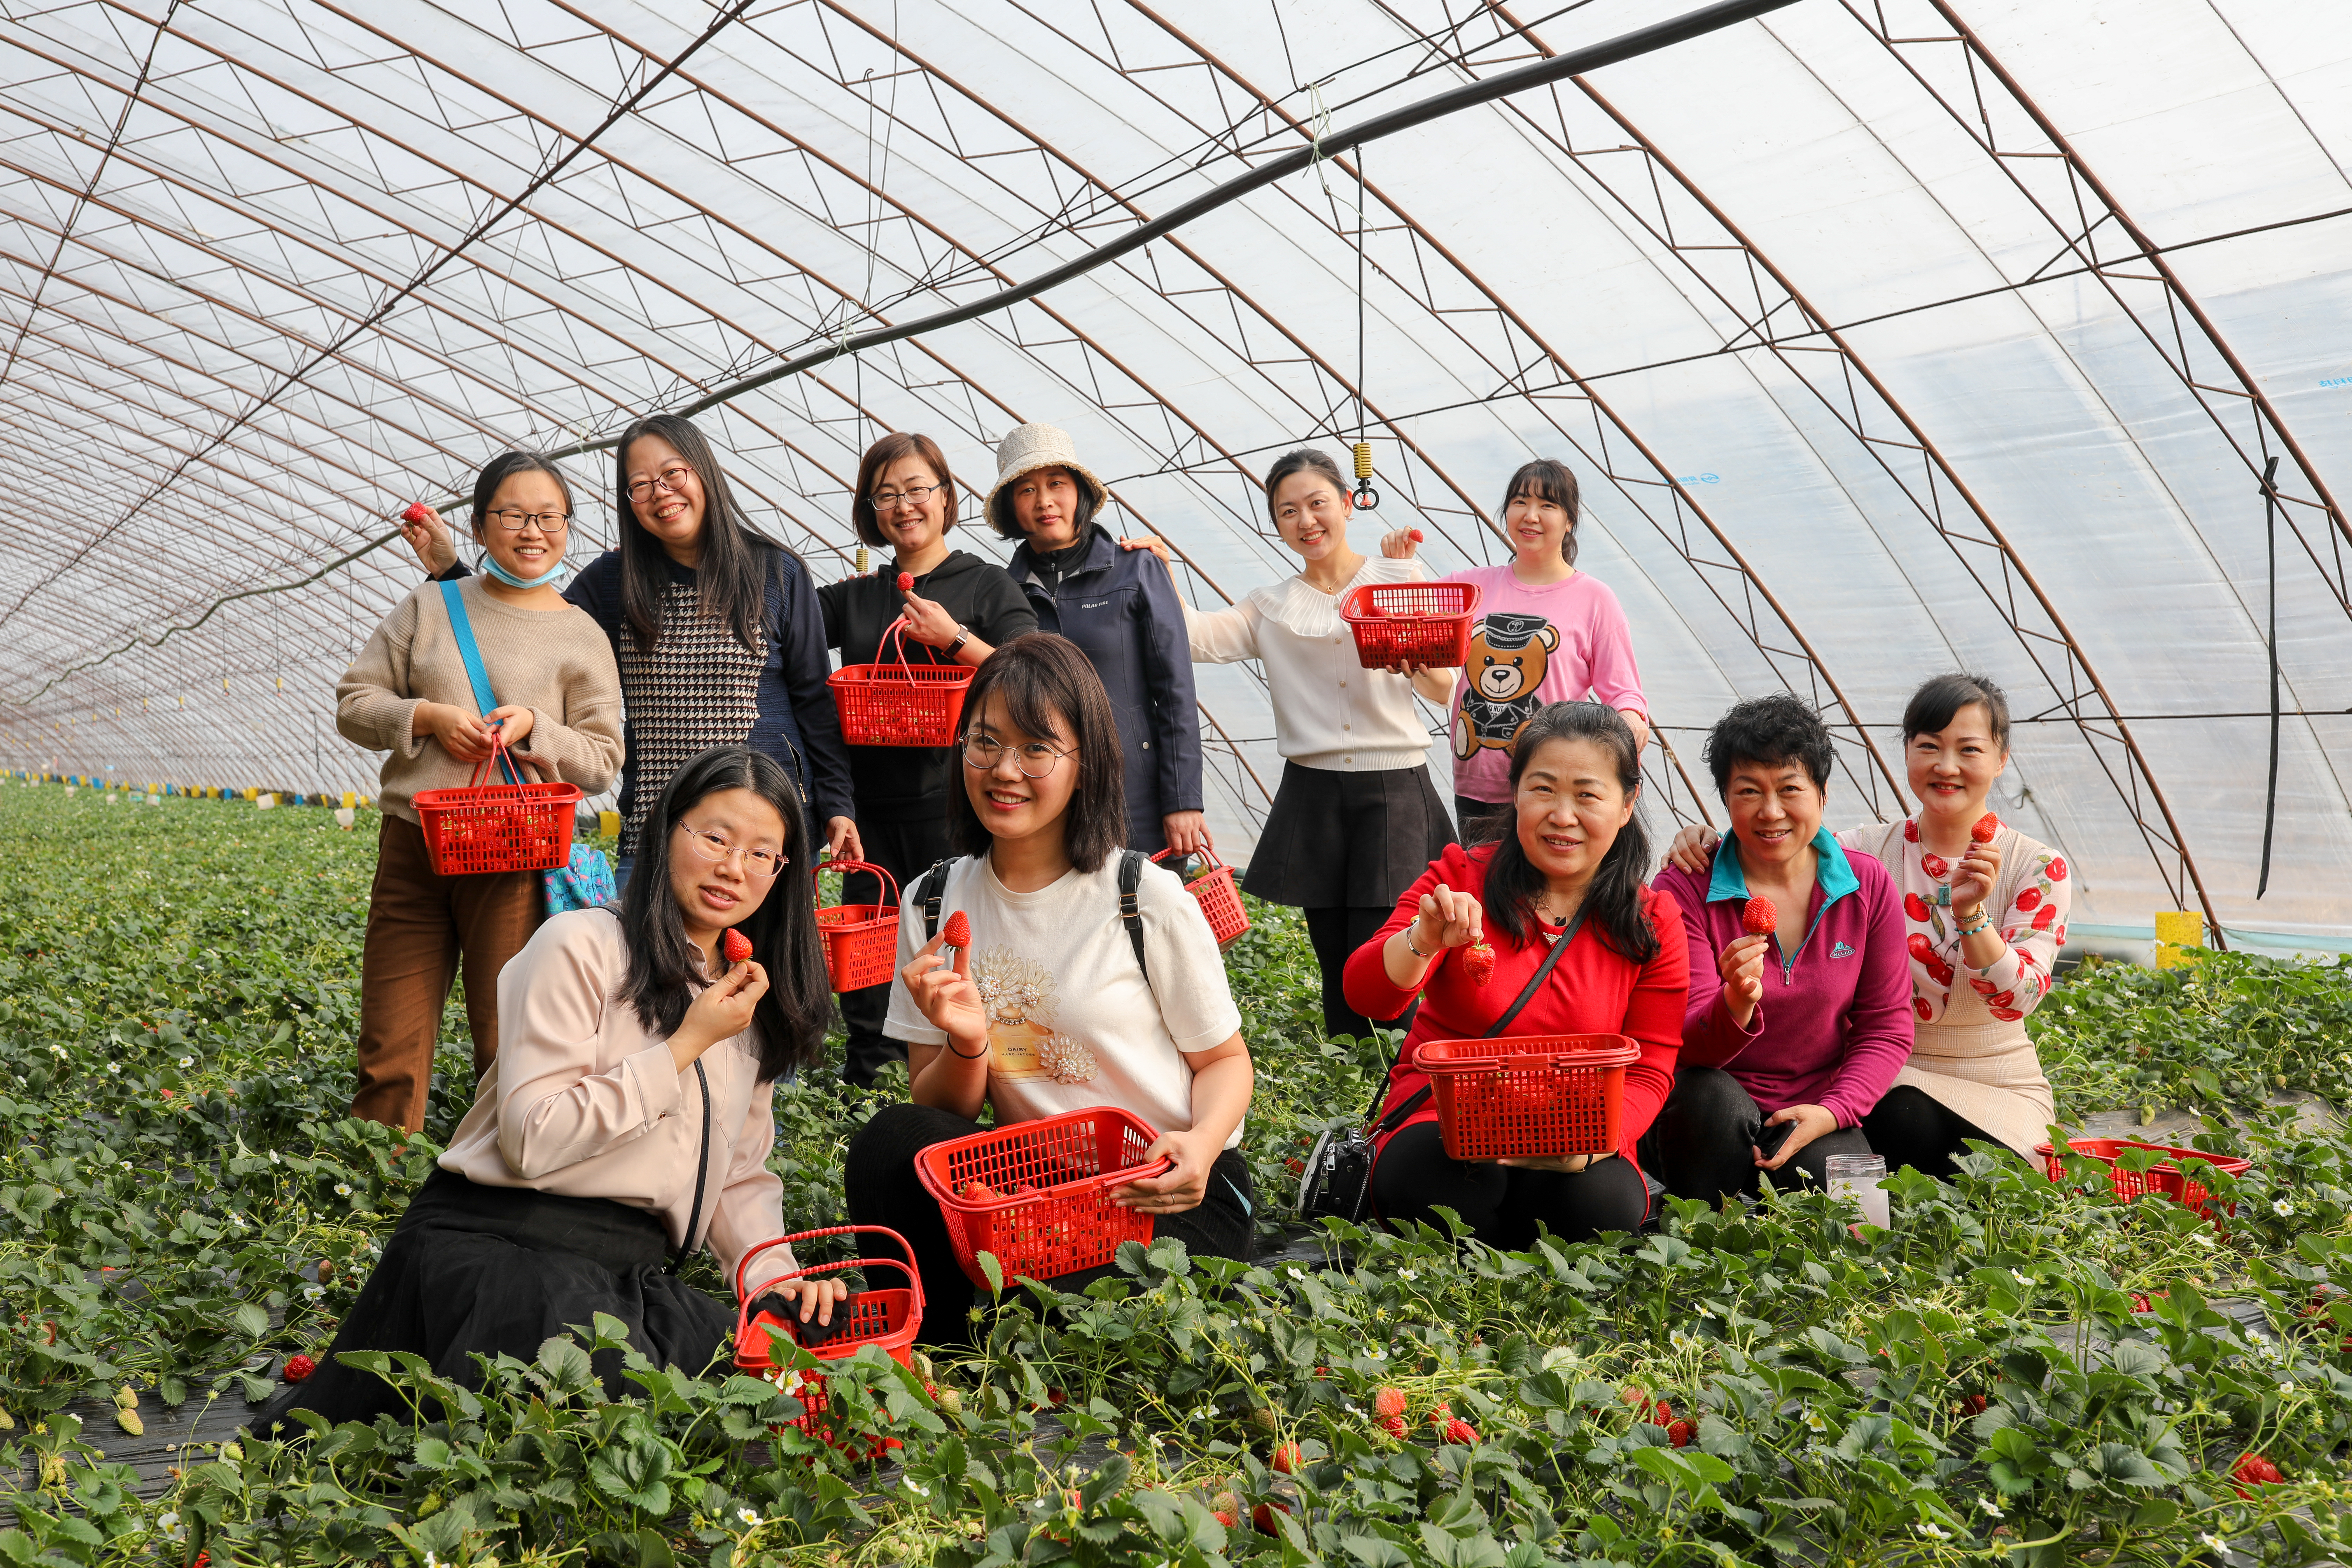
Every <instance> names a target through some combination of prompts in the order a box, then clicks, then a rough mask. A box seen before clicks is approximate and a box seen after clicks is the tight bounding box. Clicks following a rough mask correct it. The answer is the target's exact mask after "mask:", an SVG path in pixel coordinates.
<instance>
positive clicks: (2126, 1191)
mask: <svg viewBox="0 0 2352 1568" xmlns="http://www.w3.org/2000/svg"><path fill="white" fill-rule="evenodd" d="M2066 1147H2067V1148H2068V1149H2069V1150H2071V1151H2072V1152H2074V1153H2077V1154H2084V1155H2088V1156H2089V1157H2090V1158H2092V1159H2094V1160H2097V1161H2099V1162H2101V1163H2104V1164H2105V1165H2106V1166H2107V1167H2108V1170H2107V1182H2108V1184H2109V1186H2110V1187H2111V1188H2112V1189H2113V1190H2114V1192H2115V1194H2116V1197H2117V1198H2118V1199H2120V1200H2122V1201H2123V1202H2125V1203H2129V1202H2130V1201H2131V1200H2133V1199H2134V1198H2141V1197H2146V1196H2147V1194H2150V1193H2161V1194H2164V1195H2165V1196H2166V1197H2168V1198H2170V1199H2172V1200H2173V1202H2175V1203H2178V1204H2180V1205H2184V1206H2186V1207H2189V1208H2192V1209H2195V1210H2196V1211H2197V1212H2198V1213H2199V1214H2200V1215H2205V1216H2206V1217H2207V1218H2208V1219H2211V1218H2213V1217H2215V1216H2214V1215H2213V1212H2212V1208H2211V1205H2209V1204H2208V1203H2207V1202H2206V1199H2207V1198H2209V1197H2210V1196H2211V1195H2212V1194H2210V1192H2209V1191H2208V1190H2207V1188H2206V1186H2205V1184H2204V1183H2202V1182H2200V1181H2197V1180H2196V1179H2194V1178H2193V1177H2191V1176H2189V1174H2188V1173H2186V1172H2184V1171H2183V1170H2182V1169H2181V1168H2180V1167H2179V1165H2177V1164H2175V1163H2173V1162H2174V1160H2202V1161H2204V1162H2205V1163H2207V1164H2209V1165H2210V1166H2212V1167H2213V1168H2214V1169H2215V1170H2217V1171H2219V1172H2221V1173H2222V1174H2224V1175H2227V1176H2242V1175H2244V1174H2245V1173H2247V1172H2248V1171H2251V1170H2252V1169H2253V1168H2254V1164H2253V1162H2252V1161H2251V1160H2233V1159H2228V1158H2225V1157H2223V1156H2221V1155H2220V1154H2208V1153H2206V1152H2204V1151H2203V1150H2202V1149H2179V1148H2175V1147H2173V1146H2172V1145H2171V1144H2169V1143H2141V1142H2136V1141H2134V1140H2132V1139H2129V1138H2074V1139H2069V1140H2068V1141H2067V1143H2066ZM2126 1149H2152V1150H2154V1151H2155V1152H2158V1153H2159V1154H2163V1155H2166V1156H2168V1158H2166V1159H2164V1160H2160V1161H2158V1163H2156V1164H2154V1165H2151V1166H2150V1167H2148V1169H2147V1170H2146V1171H2126V1170H2125V1169H2123V1168H2122V1167H2121V1166H2120V1165H2118V1164H2116V1156H2117V1155H2118V1154H2120V1153H2122V1152H2124V1151H2125V1150H2126ZM2033 1152H2035V1153H2037V1154H2039V1155H2041V1156H2042V1171H2043V1172H2044V1173H2046V1174H2047V1175H2048V1176H2049V1178H2050V1179H2051V1180H2052V1181H2053V1182H2058V1181H2063V1180H2064V1179H2065V1177H2066V1156H2065V1155H2063V1154H2061V1153H2060V1152H2058V1151H2057V1149H2056V1147H2055V1146H2053V1145H2052V1144H2048V1143H2037V1144H2035V1145H2034V1146H2033Z"/></svg>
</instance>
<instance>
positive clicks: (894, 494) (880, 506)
mask: <svg viewBox="0 0 2352 1568" xmlns="http://www.w3.org/2000/svg"><path fill="white" fill-rule="evenodd" d="M943 489H947V487H946V486H945V485H908V487H907V488H906V489H903V490H876V491H875V492H874V493H873V494H872V495H870V496H867V497H866V501H867V502H868V503H869V504H870V505H872V507H873V508H874V510H876V511H895V510H898V507H899V506H900V505H901V504H904V505H908V506H920V505H922V504H923V503H924V502H925V501H927V500H930V499H931V497H933V496H934V495H937V494H938V493H939V492H940V491H941V490H943Z"/></svg>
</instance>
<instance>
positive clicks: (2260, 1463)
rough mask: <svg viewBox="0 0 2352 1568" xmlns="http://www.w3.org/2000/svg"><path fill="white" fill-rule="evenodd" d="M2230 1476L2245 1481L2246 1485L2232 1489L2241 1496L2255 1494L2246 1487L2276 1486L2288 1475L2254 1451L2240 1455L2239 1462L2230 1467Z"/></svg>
mask: <svg viewBox="0 0 2352 1568" xmlns="http://www.w3.org/2000/svg"><path fill="white" fill-rule="evenodd" d="M2230 1478H2231V1479H2232V1480H2237V1481H2242V1482H2244V1483H2245V1485H2244V1486H2238V1487H2232V1488H2231V1490H2232V1491H2234V1492H2236V1493H2237V1494H2238V1495H2239V1496H2240V1497H2252V1496H2253V1495H2254V1494H2253V1493H2252V1492H2250V1491H2248V1490H2247V1489H2246V1487H2267V1486H2275V1485H2277V1484H2278V1483H2279V1482H2281V1481H2283V1480H2284V1479H2286V1476H2285V1475H2284V1473H2283V1472H2282V1471H2281V1470H2280V1469H2279V1468H2278V1467H2277V1466H2276V1465H2273V1464H2272V1463H2271V1462H2270V1460H2268V1459H2266V1458H2263V1456H2262V1455H2260V1454H2252V1453H2249V1454H2241V1455H2239V1456H2238V1462H2237V1463H2236V1464H2234V1465H2232V1466H2231V1467H2230Z"/></svg>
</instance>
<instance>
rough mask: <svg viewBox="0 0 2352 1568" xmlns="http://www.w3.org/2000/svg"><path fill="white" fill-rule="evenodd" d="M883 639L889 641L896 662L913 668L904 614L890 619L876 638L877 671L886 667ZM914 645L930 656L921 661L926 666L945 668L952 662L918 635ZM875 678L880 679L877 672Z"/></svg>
mask: <svg viewBox="0 0 2352 1568" xmlns="http://www.w3.org/2000/svg"><path fill="white" fill-rule="evenodd" d="M884 641H887V642H888V643H889V645H890V651H891V652H892V653H893V654H895V655H897V656H898V658H897V659H896V662H897V663H898V664H899V665H901V666H904V667H905V668H908V669H912V668H914V664H915V661H914V660H913V659H911V658H908V657H907V617H906V616H899V617H898V619H897V620H895V621H892V622H891V623H890V624H889V625H888V626H885V627H883V628H882V637H881V638H880V639H877V641H876V643H875V645H874V668H875V669H876V670H877V671H879V670H882V669H884V668H887V666H886V665H885V663H884V662H883V658H882V643H883V642H884ZM915 646H916V647H919V648H921V649H923V651H924V652H925V653H927V654H929V656H930V657H929V658H926V659H924V660H923V663H924V664H925V665H926V666H929V667H933V668H945V667H946V666H948V665H949V664H950V663H951V662H952V661H951V660H949V659H943V658H940V654H939V649H937V648H935V647H931V645H930V644H929V643H927V642H925V641H923V640H922V639H921V638H920V637H918V638H916V639H915ZM876 679H882V678H881V677H880V676H879V675H878V674H877V677H876ZM910 679H911V678H910Z"/></svg>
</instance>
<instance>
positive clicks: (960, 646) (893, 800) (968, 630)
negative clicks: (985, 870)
mask: <svg viewBox="0 0 2352 1568" xmlns="http://www.w3.org/2000/svg"><path fill="white" fill-rule="evenodd" d="M957 496H958V491H957V489H956V482H955V476H954V475H952V474H950V473H949V472H948V464H947V458H946V457H945V455H944V454H942V453H941V452H940V447H939V444H938V443H937V442H935V441H933V440H932V439H931V438H930V437H929V436H912V435H908V434H905V433H903V432H898V431H894V432H892V433H891V434H889V435H887V436H885V437H882V438H881V439H880V440H878V441H877V442H875V443H874V445H872V446H871V447H867V448H866V458H865V460H864V461H863V462H861V463H860V464H859V465H858V467H857V489H856V494H854V495H853V496H851V497H850V502H849V515H850V521H851V522H852V524H853V525H854V526H855V527H856V530H857V537H858V539H859V541H860V542H863V543H865V544H867V545H869V546H872V547H874V548H877V549H881V550H887V551H889V552H891V554H890V559H889V560H887V562H885V563H883V564H882V565H881V566H879V567H877V569H875V570H874V571H872V572H868V573H862V574H859V575H857V576H855V577H852V578H849V579H847V580H846V581H845V582H840V583H828V584H825V585H824V587H822V588H819V589H818V590H817V592H816V596H817V604H818V605H819V607H820V608H822V609H823V611H824V640H825V642H826V644H827V645H828V646H830V647H837V648H839V649H840V650H841V662H842V663H843V664H844V665H853V664H879V663H882V662H884V661H886V660H891V661H895V660H897V659H898V658H906V659H908V660H909V661H911V662H914V663H918V664H919V663H924V662H932V663H939V664H947V663H956V664H968V665H973V666H977V665H978V664H979V663H980V662H981V660H982V659H984V658H987V657H988V656H989V655H990V654H992V653H993V652H995V651H996V647H997V645H998V644H1000V643H1007V642H1011V641H1012V640H1013V638H1014V637H1019V636H1021V635H1022V634H1023V633H1024V632H1034V631H1035V630H1036V629H1037V617H1036V616H1035V614H1034V612H1032V611H1031V610H1030V608H1029V604H1028V601H1027V600H1026V599H1025V598H1024V597H1023V596H1022V593H1021V590H1020V589H1019V588H1017V587H1015V586H1013V579H1012V578H1011V577H1009V576H1007V575H1005V573H1004V569H1003V567H1001V566H998V565H995V564H994V563H991V562H987V561H983V560H982V559H981V558H980V557H979V556H977V555H972V554H969V553H967V552H963V551H961V550H950V549H949V548H948V542H947V536H948V531H949V530H950V529H951V528H953V527H954V526H955V522H956V502H957ZM900 574H905V575H907V576H908V577H911V578H912V579H913V586H911V587H909V588H905V589H902V588H900V587H899V586H898V578H899V576H900ZM901 617H903V618H904V619H905V621H906V623H907V625H906V632H905V635H904V637H903V639H902V640H901V641H900V642H899V643H898V647H897V649H896V650H894V649H891V648H886V647H884V636H885V634H886V633H887V631H888V629H889V626H890V624H891V623H892V622H893V621H895V620H898V619H900V618H901ZM918 645H919V646H918ZM953 757H954V748H953V747H950V746H940V747H936V748H932V747H908V746H851V747H850V748H849V776H850V783H851V786H852V789H853V791H854V793H855V796H856V801H857V826H858V833H859V835H860V837H862V838H863V840H864V842H865V846H866V853H865V856H864V857H863V858H865V859H866V860H867V861H869V862H871V863H872V864H874V865H877V866H879V867H881V868H883V869H884V870H886V871H887V872H889V873H890V875H892V876H893V877H896V878H897V879H898V885H899V887H900V888H901V889H904V888H905V887H906V886H907V884H908V883H909V882H910V881H912V880H913V879H915V878H917V877H919V876H921V875H922V874H923V872H924V870H925V869H926V868H929V866H930V865H931V863H932V862H933V861H935V860H943V859H946V858H948V854H949V850H948V827H947V822H948V817H947V808H948V802H947V789H948V784H949V781H950V778H951V777H953V776H954V774H955V773H956V769H955V767H954V765H953ZM879 883H880V879H878V878H875V877H869V876H866V875H864V874H863V873H860V874H858V875H856V876H852V877H850V878H849V879H847V880H846V881H845V884H844V885H843V889H842V897H843V900H844V901H845V902H848V903H853V904H860V903H863V904H871V903H880V902H883V901H885V900H884V898H883V890H882V889H881V887H880V885H879ZM889 1001H890V984H889V982H888V981H887V980H886V981H884V982H883V983H882V984H879V985H874V986H868V987H867V988H866V989H864V990H862V991H845V992H843V993H842V994H841V1016H842V1021H843V1023H844V1024H845V1025H846V1026H847V1027H848V1031H849V1042H848V1045H847V1047H846V1048H845V1050H844V1052H843V1057H842V1068H841V1073H842V1076H843V1077H844V1078H845V1079H848V1080H849V1081H850V1082H852V1083H855V1084H859V1085H868V1084H871V1083H872V1082H873V1081H874V1078H875V1075H876V1074H877V1073H878V1072H880V1071H881V1070H882V1067H883V1064H884V1063H886V1062H890V1061H904V1060H906V1059H907V1047H905V1045H903V1044H902V1043H900V1042H898V1041H897V1040H891V1039H886V1038H884V1037H883V1034H882V1018H883V1014H884V1013H885V1011H886V1010H887V1007H888V1005H889Z"/></svg>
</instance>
